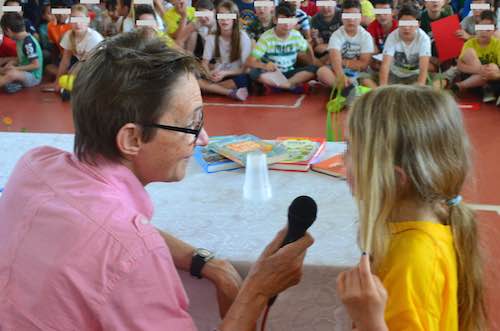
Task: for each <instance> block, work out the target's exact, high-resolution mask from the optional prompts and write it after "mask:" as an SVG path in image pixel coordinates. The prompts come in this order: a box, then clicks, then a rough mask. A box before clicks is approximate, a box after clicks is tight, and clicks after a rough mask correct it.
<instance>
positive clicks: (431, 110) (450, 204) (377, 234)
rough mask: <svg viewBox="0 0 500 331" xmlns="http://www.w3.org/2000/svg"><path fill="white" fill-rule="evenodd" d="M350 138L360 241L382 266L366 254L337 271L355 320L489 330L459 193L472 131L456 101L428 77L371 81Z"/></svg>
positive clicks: (352, 118)
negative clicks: (427, 83) (377, 84)
mask: <svg viewBox="0 0 500 331" xmlns="http://www.w3.org/2000/svg"><path fill="white" fill-rule="evenodd" d="M347 141H348V149H347V153H346V167H347V169H348V177H349V183H350V185H351V187H352V191H353V194H354V197H355V199H356V201H357V204H358V208H359V211H360V215H359V219H360V233H359V235H360V236H359V238H360V246H361V248H362V249H363V251H365V252H369V253H370V256H371V258H372V262H373V264H372V267H373V269H374V271H375V274H376V275H377V276H378V277H377V276H373V275H372V274H371V272H370V264H369V262H368V261H369V259H368V257H367V255H364V256H363V257H362V260H361V263H360V265H359V266H358V267H356V268H354V269H352V270H350V271H347V272H345V273H343V274H341V275H340V276H339V278H338V282H337V285H338V286H337V287H338V288H337V290H338V293H339V295H340V297H341V298H342V300H343V302H344V304H345V305H346V307H347V309H348V312H349V314H350V315H351V318H352V319H353V321H354V323H355V325H356V328H357V329H358V330H359V331H363V330H367V331H368V330H369V331H379V330H391V331H399V330H412V331H413V330H426V331H434V330H436V331H438V330H439V331H456V330H460V331H473V330H474V331H478V330H484V329H485V310H484V303H483V287H482V266H481V262H480V261H481V260H480V256H479V249H478V238H477V230H476V223H475V220H474V217H473V214H472V212H471V211H470V210H469V208H468V207H467V206H466V205H465V204H464V203H463V202H461V200H462V198H461V196H460V192H461V190H462V186H463V184H464V181H465V179H466V176H467V174H468V172H469V169H470V160H469V155H470V149H469V140H468V138H467V134H466V132H465V129H464V126H463V123H462V116H461V113H460V111H459V109H458V107H457V104H456V103H455V101H454V100H453V99H452V97H450V96H449V95H448V94H444V93H439V92H436V91H433V90H431V89H429V88H426V87H417V86H403V85H396V86H388V87H382V88H379V89H377V90H373V91H372V92H370V93H367V94H365V95H364V96H362V97H361V98H360V99H359V100H358V101H357V102H356V103H355V104H354V106H353V108H352V110H351V111H350V113H349V118H348V138H347ZM379 279H380V281H381V282H380V281H379ZM382 285H383V286H382ZM384 287H385V289H386V291H385V290H384ZM386 299H387V302H385V301H386ZM385 304H386V305H385ZM384 305H385V309H384Z"/></svg>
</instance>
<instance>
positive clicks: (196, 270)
mask: <svg viewBox="0 0 500 331" xmlns="http://www.w3.org/2000/svg"><path fill="white" fill-rule="evenodd" d="M214 256H215V255H214V253H213V252H211V251H209V250H208V249H205V248H197V249H195V250H194V252H193V257H192V259H191V269H190V270H189V272H190V273H191V276H194V277H198V278H202V276H201V269H203V266H205V263H207V262H208V261H210V260H211V259H213V258H214Z"/></svg>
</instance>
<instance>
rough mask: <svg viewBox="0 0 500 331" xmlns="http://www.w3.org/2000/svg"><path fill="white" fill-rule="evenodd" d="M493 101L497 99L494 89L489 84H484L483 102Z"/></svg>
mask: <svg viewBox="0 0 500 331" xmlns="http://www.w3.org/2000/svg"><path fill="white" fill-rule="evenodd" d="M493 101H495V93H494V92H493V89H492V88H491V87H490V86H489V85H486V86H483V102H484V103H488V102H493Z"/></svg>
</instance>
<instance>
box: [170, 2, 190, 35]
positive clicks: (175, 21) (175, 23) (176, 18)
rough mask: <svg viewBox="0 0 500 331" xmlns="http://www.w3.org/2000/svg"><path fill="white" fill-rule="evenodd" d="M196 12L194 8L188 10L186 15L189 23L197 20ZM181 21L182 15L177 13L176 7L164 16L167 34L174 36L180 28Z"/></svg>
mask: <svg viewBox="0 0 500 331" xmlns="http://www.w3.org/2000/svg"><path fill="white" fill-rule="evenodd" d="M195 12H196V9H194V7H187V8H186V14H187V21H188V22H192V21H194V20H195V16H194V13H195ZM180 21H181V15H180V14H179V13H178V12H177V9H175V7H172V8H170V9H169V10H167V11H166V12H165V14H163V22H164V23H165V26H166V27H167V33H168V34H169V35H170V36H172V35H173V34H174V33H175V31H177V29H178V28H179V22H180Z"/></svg>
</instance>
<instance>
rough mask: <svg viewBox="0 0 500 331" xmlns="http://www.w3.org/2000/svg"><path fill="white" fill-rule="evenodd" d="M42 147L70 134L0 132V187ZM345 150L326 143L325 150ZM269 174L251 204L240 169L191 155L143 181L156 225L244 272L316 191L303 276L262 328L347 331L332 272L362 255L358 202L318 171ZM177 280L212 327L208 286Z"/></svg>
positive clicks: (214, 318) (214, 315)
mask: <svg viewBox="0 0 500 331" xmlns="http://www.w3.org/2000/svg"><path fill="white" fill-rule="evenodd" d="M41 145H50V146H54V147H57V148H61V149H64V150H68V151H71V149H72V146H73V135H68V134H35V133H0V153H1V155H2V157H1V158H0V187H3V186H4V185H5V183H6V181H7V178H8V175H9V173H10V172H11V171H12V169H13V167H14V166H15V163H16V162H17V160H18V159H19V158H20V157H21V155H23V154H24V153H25V152H26V151H28V150H29V149H31V148H33V147H36V146H41ZM343 148H344V146H343V144H340V143H329V144H328V148H327V152H328V153H332V152H336V151H341V150H342V149H343ZM269 178H270V182H271V185H272V190H273V197H272V199H271V200H270V201H268V202H266V203H261V204H258V205H256V204H255V203H252V202H248V201H244V200H243V198H242V187H243V180H244V169H239V170H234V171H225V172H219V173H215V174H206V173H204V172H203V171H202V170H201V168H200V167H199V166H198V165H197V164H196V162H195V161H194V160H191V161H190V162H189V165H188V170H187V176H186V178H185V179H184V180H183V181H181V182H177V183H155V184H150V185H148V186H147V188H146V189H147V191H148V192H149V193H150V195H151V197H152V200H153V203H154V206H155V213H154V217H153V223H154V224H155V225H156V226H157V227H159V228H161V229H165V230H166V231H168V232H170V233H172V234H174V235H175V236H177V237H179V238H181V239H182V240H185V241H186V242H188V243H190V244H192V245H193V246H195V247H204V248H207V249H210V250H214V251H215V252H216V255H217V256H218V257H220V258H226V259H228V260H230V261H231V262H232V263H233V264H234V265H235V267H236V269H237V270H238V271H239V272H240V273H241V274H242V275H245V274H246V273H247V272H248V269H249V267H250V266H251V264H252V263H253V262H254V261H255V260H256V259H257V257H258V256H259V254H260V252H261V251H262V250H263V248H264V247H265V245H266V244H267V243H268V242H269V241H270V240H271V239H272V238H273V237H274V235H275V233H276V232H277V231H278V230H279V229H280V228H282V227H283V226H284V225H285V224H286V222H287V216H286V215H287V209H288V206H289V204H290V203H291V201H292V200H293V199H294V198H295V197H297V196H299V195H309V196H311V197H313V198H314V199H315V200H316V202H317V204H318V218H317V220H316V222H315V223H314V224H313V226H312V227H311V229H310V233H311V234H312V235H313V236H314V238H315V244H314V245H313V246H312V247H311V248H310V249H309V251H308V254H307V257H306V259H305V262H304V276H303V280H302V282H301V283H300V284H299V285H298V286H296V287H294V288H291V289H289V290H287V291H286V292H285V293H283V294H281V295H280V296H279V298H278V300H277V301H276V303H275V304H274V306H273V308H272V309H271V312H270V315H269V321H268V324H267V325H268V326H267V331H295V330H297V331H298V330H301V331H302V330H306V331H326V330H328V331H339V330H342V331H343V330H350V321H349V319H348V317H347V314H346V313H345V311H344V308H343V307H342V306H341V305H340V303H339V299H338V298H337V296H336V290H335V286H336V276H337V275H338V274H339V272H340V271H342V270H345V269H346V268H348V267H351V266H353V265H355V264H356V263H357V261H358V259H359V256H360V251H359V249H358V247H357V245H356V236H357V233H356V231H357V224H356V207H355V204H354V201H353V199H352V197H351V194H350V191H349V188H348V186H347V185H346V182H345V181H341V180H338V179H336V178H334V177H330V176H325V175H322V174H318V173H315V172H308V173H295V172H283V171H270V173H269ZM181 278H182V281H183V283H184V286H185V288H186V291H187V293H188V296H189V298H190V302H191V306H190V311H191V313H192V315H193V318H194V319H195V322H196V324H197V326H198V328H199V330H200V331H209V330H212V329H213V327H214V326H215V325H217V322H218V320H219V319H218V309H217V304H216V297H215V290H214V288H213V286H212V285H211V284H210V283H209V282H208V281H206V280H198V279H195V278H193V277H191V276H189V275H188V274H187V273H184V272H181Z"/></svg>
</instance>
